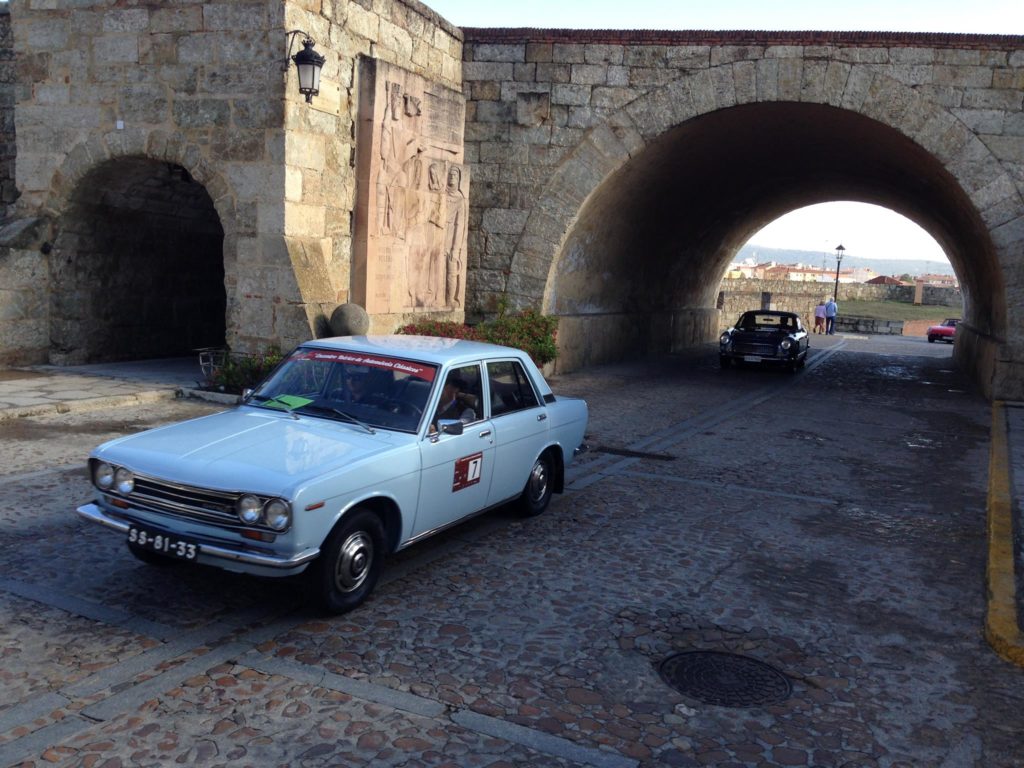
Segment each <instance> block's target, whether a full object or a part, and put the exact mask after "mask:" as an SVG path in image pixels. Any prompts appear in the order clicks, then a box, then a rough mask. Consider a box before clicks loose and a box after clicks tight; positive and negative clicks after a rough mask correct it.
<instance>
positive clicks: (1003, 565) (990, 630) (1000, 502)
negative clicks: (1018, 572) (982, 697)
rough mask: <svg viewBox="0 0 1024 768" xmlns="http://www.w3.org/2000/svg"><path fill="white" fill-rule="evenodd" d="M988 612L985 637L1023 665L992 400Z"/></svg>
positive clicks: (997, 408) (999, 418)
mask: <svg viewBox="0 0 1024 768" xmlns="http://www.w3.org/2000/svg"><path fill="white" fill-rule="evenodd" d="M986 575H987V577H988V613H987V615H986V617H985V639H986V640H988V643H989V645H991V646H992V648H993V649H995V652H996V653H998V654H999V655H1000V656H1001V657H1002V658H1004V659H1006V660H1007V661H1010V662H1013V663H1014V664H1017V665H1018V666H1021V667H1024V635H1022V634H1021V631H1020V625H1019V624H1018V623H1017V582H1016V579H1015V577H1014V570H1013V494H1012V493H1011V491H1010V457H1009V444H1008V441H1007V435H1006V410H1005V406H1004V403H1002V402H1000V401H996V402H993V403H992V445H991V448H990V450H989V464H988V568H987V569H986Z"/></svg>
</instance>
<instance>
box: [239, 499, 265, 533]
mask: <svg viewBox="0 0 1024 768" xmlns="http://www.w3.org/2000/svg"><path fill="white" fill-rule="evenodd" d="M236 509H237V511H238V519H239V520H241V521H242V522H243V523H245V524H246V525H255V524H256V523H258V522H259V521H260V518H261V517H262V516H263V504H261V503H260V500H259V499H257V498H256V497H255V496H253V495H251V494H248V493H247V494H246V495H245V496H243V497H242V498H240V499H239V500H238V504H237V506H236Z"/></svg>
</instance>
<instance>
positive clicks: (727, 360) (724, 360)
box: [718, 355, 732, 368]
mask: <svg viewBox="0 0 1024 768" xmlns="http://www.w3.org/2000/svg"><path fill="white" fill-rule="evenodd" d="M718 364H719V365H720V366H721V367H722V368H730V367H732V358H731V357H727V356H726V355H719V356H718Z"/></svg>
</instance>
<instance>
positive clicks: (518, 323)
mask: <svg viewBox="0 0 1024 768" xmlns="http://www.w3.org/2000/svg"><path fill="white" fill-rule="evenodd" d="M557 331H558V318H557V317H551V316H548V315H542V314H540V313H539V312H537V311H536V310H534V309H524V310H523V311H522V312H517V313H514V314H506V313H505V311H504V307H501V308H500V309H499V314H498V317H497V318H496V319H494V320H489V321H487V322H483V323H480V324H479V325H466V324H465V323H456V322H452V321H450V320H420V321H419V322H416V323H409V324H408V325H404V326H402V327H401V328H399V329H398V332H399V333H405V334H414V335H417V336H444V337H447V338H450V339H469V340H471V341H486V342H489V343H491V344H501V345H503V346H506V347H515V348H517V349H521V350H523V351H524V352H526V353H527V354H528V355H529V356H530V357H531V358H533V362H535V363H536V364H537V365H544V363H548V362H551V361H552V360H554V359H555V356H556V355H557V354H558V346H557V344H556V335H557Z"/></svg>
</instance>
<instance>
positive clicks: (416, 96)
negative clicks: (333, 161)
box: [352, 58, 469, 315]
mask: <svg viewBox="0 0 1024 768" xmlns="http://www.w3.org/2000/svg"><path fill="white" fill-rule="evenodd" d="M465 115H466V102H465V98H464V97H463V95H462V94H461V93H459V92H458V91H453V90H451V89H449V88H445V87H444V86H442V85H439V84H437V83H433V82H431V81H429V80H427V79H426V78H423V77H421V76H419V75H416V74H414V73H412V72H407V71H406V70H404V69H401V68H400V67H397V66H395V65H393V64H387V63H385V62H383V61H378V60H376V59H369V58H364V59H362V60H361V62H360V67H359V121H358V128H357V135H356V180H357V193H356V215H355V231H354V237H355V241H354V242H355V245H354V260H353V269H352V283H353V284H352V296H353V300H354V301H355V302H356V303H358V304H362V305H363V306H364V307H365V308H366V311H367V312H368V313H370V314H371V315H380V314H402V313H411V312H422V311H449V312H451V311H456V312H462V311H463V309H464V306H465V297H466V234H467V229H466V217H467V216H468V214H469V172H468V169H467V168H466V166H465V165H464V163H463V154H462V153H463V130H464V126H465Z"/></svg>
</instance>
